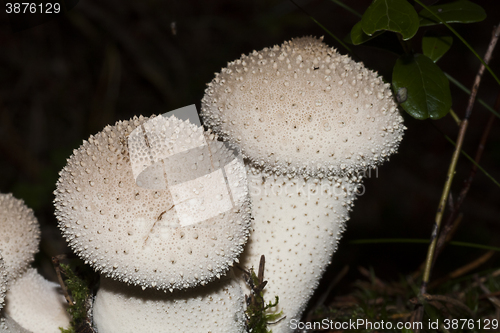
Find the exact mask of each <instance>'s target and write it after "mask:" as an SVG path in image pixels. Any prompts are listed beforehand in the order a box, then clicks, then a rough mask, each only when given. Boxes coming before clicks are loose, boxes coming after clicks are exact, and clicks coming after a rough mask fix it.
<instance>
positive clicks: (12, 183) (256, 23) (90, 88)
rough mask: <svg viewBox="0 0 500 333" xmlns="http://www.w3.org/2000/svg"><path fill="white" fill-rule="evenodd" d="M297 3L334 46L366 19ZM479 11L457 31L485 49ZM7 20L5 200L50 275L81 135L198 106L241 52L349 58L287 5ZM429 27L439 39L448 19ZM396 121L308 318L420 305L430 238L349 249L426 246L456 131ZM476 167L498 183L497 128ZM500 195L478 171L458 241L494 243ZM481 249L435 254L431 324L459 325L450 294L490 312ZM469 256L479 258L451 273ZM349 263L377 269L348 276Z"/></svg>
mask: <svg viewBox="0 0 500 333" xmlns="http://www.w3.org/2000/svg"><path fill="white" fill-rule="evenodd" d="M296 2H297V4H298V5H299V6H300V7H301V8H303V9H304V10H305V11H306V12H307V13H308V14H309V15H310V16H311V17H314V19H315V20H317V21H318V22H320V23H321V24H322V25H323V26H325V27H326V28H327V29H328V30H329V31H331V32H333V33H334V34H335V35H337V36H339V37H341V38H343V37H344V36H347V35H349V34H350V31H351V28H352V27H353V26H354V24H356V23H357V22H358V21H359V20H360V18H359V17H358V16H356V15H355V14H353V13H352V12H350V11H348V10H346V9H345V8H343V7H341V6H339V5H338V4H336V3H335V2H334V1H329V0H304V1H296ZM344 2H345V3H348V5H349V6H350V7H351V8H353V9H355V10H356V11H358V12H361V13H362V12H364V10H365V9H366V7H367V6H368V4H369V1H367V0H350V1H344ZM410 2H411V1H410ZM423 2H424V3H425V4H427V5H431V4H433V3H435V1H434V0H427V1H423ZM474 2H475V3H477V4H478V5H480V6H482V7H483V8H484V9H485V11H486V13H487V14H488V16H487V18H486V20H484V21H482V22H480V23H473V24H468V25H456V26H454V27H455V29H456V30H457V31H458V32H459V33H460V34H461V35H462V36H463V37H464V38H465V39H466V40H467V41H468V42H469V43H470V44H471V45H472V47H473V48H474V49H475V50H476V51H477V52H478V53H479V54H480V55H481V56H482V55H484V53H485V51H486V48H487V46H488V43H489V40H490V37H491V31H492V29H493V26H494V25H496V24H498V23H499V21H500V4H499V3H498V2H497V1H491V0H477V1H474ZM0 20H1V22H2V25H1V28H0V43H1V45H2V52H0V172H1V176H0V191H1V192H13V193H14V195H15V196H16V197H18V198H22V199H24V200H25V201H26V203H27V204H28V205H29V206H30V207H32V208H33V209H34V210H35V214H36V216H37V217H38V218H39V220H40V222H41V224H42V236H43V240H42V244H41V248H42V250H41V252H40V254H39V255H38V256H37V262H36V265H37V266H38V267H39V269H40V270H41V271H42V272H43V274H44V275H45V276H47V277H49V278H51V279H52V280H54V281H55V280H56V276H55V273H54V270H53V268H52V264H51V261H50V257H51V256H53V255H56V254H61V253H67V252H69V250H68V249H67V248H66V245H65V243H64V241H63V240H62V238H61V236H60V234H59V231H58V230H57V227H56V225H57V224H56V220H55V218H54V215H53V206H52V200H53V195H52V191H53V190H54V189H55V182H56V180H57V178H58V172H59V170H61V169H62V167H63V166H64V165H65V163H66V160H65V159H66V158H68V157H69V155H70V154H71V152H72V150H73V149H75V148H77V147H78V146H79V145H80V144H81V142H82V140H83V139H86V138H87V137H88V136H89V135H90V134H93V133H96V132H97V131H100V130H101V129H102V128H103V127H104V126H105V125H107V124H109V123H113V122H115V121H117V120H120V119H128V118H130V117H132V116H133V115H138V114H143V115H145V116H150V115H152V114H160V113H164V112H167V111H170V110H173V109H176V108H179V107H182V106H185V105H189V104H197V105H198V106H199V103H200V100H201V98H202V96H203V92H204V89H205V84H206V83H208V82H210V81H211V80H212V78H213V76H214V73H215V72H218V71H219V70H220V69H221V68H222V67H223V66H225V64H226V63H227V62H228V61H231V60H233V59H236V58H238V57H239V56H240V54H241V53H248V52H251V51H252V50H254V49H257V50H258V49H261V48H263V47H266V46H271V45H274V44H280V43H282V42H283V41H284V40H287V39H290V38H292V37H296V36H303V35H316V36H321V35H325V42H326V43H327V44H329V45H332V46H335V47H337V48H339V51H340V52H341V53H347V51H346V50H345V49H344V48H343V47H342V46H341V45H340V44H339V43H337V42H336V41H335V39H333V38H332V37H330V36H329V35H327V34H326V33H325V31H324V30H323V29H321V28H320V27H319V26H318V25H317V24H315V22H314V21H312V20H311V19H310V17H309V16H307V15H306V14H305V13H304V12H303V11H301V10H300V9H298V8H297V6H295V5H294V4H293V3H291V2H290V1H285V0H279V1H278V0H271V1H263V0H257V1H252V2H239V1H231V0H214V1H175V2H174V1H159V0H147V1H132V0H121V1H117V0H106V1H96V0H86V1H80V2H79V3H78V4H77V5H76V6H75V7H74V8H73V9H71V10H70V11H69V13H68V14H67V15H65V16H63V17H61V18H58V19H57V20H53V21H50V22H47V23H44V24H42V25H38V26H36V27H33V28H30V29H26V30H23V31H19V32H15V33H13V32H12V31H11V30H10V27H9V21H8V18H7V17H6V15H5V13H3V12H2V13H1V14H0ZM432 29H433V30H437V33H441V34H442V33H447V30H446V27H444V26H438V27H432ZM425 33H426V30H425V28H424V29H420V30H419V32H418V33H417V34H416V36H415V37H413V40H414V41H415V43H416V44H419V45H420V44H421V40H422V38H423V37H424V36H425ZM390 42H391V41H390ZM352 48H353V50H354V51H355V53H356V56H357V58H356V59H357V60H361V61H363V62H364V63H365V65H366V66H367V67H369V68H372V69H376V70H377V71H378V72H379V73H380V74H382V75H383V76H384V77H386V78H387V79H389V78H390V77H391V76H392V66H393V64H394V62H395V61H396V59H397V55H396V54H394V53H392V52H387V51H384V50H381V49H379V48H373V47H370V46H365V45H359V46H352ZM499 52H500V50H497V51H496V55H497V56H496V57H495V55H494V58H493V59H492V61H491V63H490V66H491V68H492V69H493V71H495V72H496V73H500V62H499V61H498V54H500V53H499ZM439 65H440V67H441V68H442V69H443V70H444V71H445V72H447V73H450V74H451V75H452V76H453V77H454V78H456V79H457V80H458V81H459V82H461V83H462V84H463V85H465V86H466V87H468V88H471V87H472V83H473V80H474V77H475V75H476V72H477V70H478V68H479V61H478V60H477V59H476V58H475V57H474V55H473V54H471V53H470V52H469V51H468V50H467V48H466V47H465V46H464V45H462V44H461V43H459V42H457V41H455V42H454V43H453V44H452V45H451V48H450V50H449V51H448V52H447V53H446V54H444V55H443V56H442V58H441V60H439ZM498 91H499V89H498V86H497V85H496V84H495V82H494V80H493V79H492V77H491V76H490V75H488V74H485V76H484V78H483V81H482V85H481V88H480V89H479V93H478V97H479V98H481V99H483V100H484V101H485V102H486V103H487V104H488V105H493V104H494V102H495V99H496V96H497V94H498ZM451 96H452V108H453V110H455V112H456V114H457V115H458V116H459V117H463V114H464V112H465V107H466V105H467V100H468V95H467V94H465V93H463V92H462V91H461V90H460V89H458V88H457V87H455V86H451ZM489 115H490V113H489V112H488V111H486V110H485V109H484V108H483V107H481V106H479V105H477V106H476V107H475V110H474V113H473V115H472V118H471V119H470V126H469V130H468V132H467V137H466V139H465V142H464V146H463V149H464V151H466V152H468V153H469V155H471V156H474V154H475V151H476V149H477V146H478V143H479V142H480V140H481V136H482V134H483V131H484V128H485V126H486V124H487V123H488V119H489ZM405 125H406V126H407V127H408V131H407V132H406V134H405V138H404V140H403V143H402V145H401V147H400V150H399V154H397V155H396V156H394V157H393V158H392V159H391V163H388V164H387V165H384V166H382V167H381V168H380V169H379V170H376V172H375V171H372V173H371V176H370V177H368V179H366V181H365V186H366V193H365V195H363V196H362V197H360V198H359V199H358V200H357V202H356V205H355V208H354V211H353V212H352V215H351V220H350V221H349V222H348V227H347V231H346V232H345V234H344V235H343V239H342V240H341V242H340V244H339V250H338V251H337V253H336V254H335V255H334V257H333V263H332V265H331V266H330V267H329V269H328V271H327V272H326V274H325V276H324V278H323V280H322V283H321V285H320V287H319V288H318V290H317V291H316V295H315V297H314V299H313V300H312V302H311V305H310V308H309V309H308V313H307V314H306V316H307V317H306V318H304V320H305V319H311V320H312V319H320V318H325V316H328V318H332V319H335V320H341V319H342V318H366V319H369V320H373V321H375V320H376V321H379V320H381V319H384V320H396V319H397V320H400V319H401V320H407V319H408V314H409V313H411V311H412V309H413V303H411V302H408V301H409V300H412V299H414V298H415V297H417V295H418V290H417V291H416V290H415V288H417V289H418V287H419V284H418V283H419V280H418V279H419V275H418V274H416V273H415V272H419V267H421V264H422V262H423V261H424V259H425V254H426V249H427V246H426V244H414V243H402V244H394V243H390V244H363V245H362V244H351V243H350V241H351V240H355V239H363V238H370V239H376V238H419V239H422V238H423V239H428V238H429V235H430V232H431V229H432V224H433V221H434V215H435V212H436V207H437V204H438V202H439V196H440V193H441V189H442V184H443V182H444V179H445V177H446V172H447V167H448V164H449V160H450V157H451V154H452V151H453V146H452V145H450V143H449V142H447V141H446V139H445V138H444V137H443V133H445V134H447V135H448V136H450V137H452V138H454V137H456V132H457V125H456V123H455V121H454V120H453V118H452V116H451V115H449V114H448V115H446V116H445V117H443V118H441V119H440V120H436V121H430V120H425V121H417V120H415V119H413V118H411V117H408V116H406V115H405ZM480 164H481V166H482V167H484V168H485V169H486V170H488V171H489V172H490V173H491V174H492V176H493V177H494V178H496V179H499V178H500V170H499V168H498V165H500V131H498V120H496V121H495V122H494V123H493V129H492V130H491V133H490V135H489V137H488V140H487V143H486V146H485V152H484V156H483V158H482V160H481V163H480ZM470 168H471V164H470V163H469V162H468V161H466V160H465V159H463V158H461V159H460V161H459V164H458V168H457V171H456V176H455V182H454V184H453V185H452V188H451V194H452V197H454V198H456V196H457V194H458V192H459V191H460V189H461V188H462V185H463V181H464V180H465V179H466V178H467V177H468V175H469V171H470ZM499 197H500V196H499V189H498V187H496V186H495V185H494V184H492V182H491V181H490V180H489V179H488V178H487V177H485V176H484V175H483V174H481V173H478V174H477V175H476V177H475V179H474V182H473V183H472V186H471V189H470V191H469V194H468V196H467V199H466V200H465V202H464V204H463V205H462V207H461V213H462V214H463V215H462V216H463V217H462V218H461V222H460V226H459V227H458V228H456V231H455V232H454V236H453V239H454V240H456V241H463V242H469V243H476V244H484V245H490V246H496V247H500V237H498V236H499V235H500V224H499V222H500V221H499V220H500V219H499V216H500V214H499V213H500V205H499V204H498V198H499ZM447 214H449V212H448V213H447ZM446 217H447V216H445V219H446ZM488 253H489V252H486V250H477V249H470V248H465V247H457V246H447V247H446V248H444V250H443V251H442V253H441V255H440V256H439V258H438V260H437V261H436V263H435V265H434V271H433V275H432V277H433V279H432V280H431V285H432V283H436V285H435V286H434V287H433V288H429V295H431V296H432V295H441V296H446V297H448V298H446V299H444V300H434V299H431V300H427V301H426V302H427V303H426V310H425V313H424V320H427V319H432V318H434V316H435V315H436V312H437V313H439V315H441V316H443V318H446V317H447V316H451V317H454V318H459V316H460V318H466V313H463V312H460V311H461V309H462V308H461V306H459V305H457V304H458V303H453V304H451V303H448V302H449V298H452V299H454V300H456V301H458V302H460V304H465V305H466V306H467V307H468V309H470V310H471V311H472V312H473V314H474V316H475V318H476V319H477V318H497V319H498V318H499V316H500V313H499V310H498V309H499V306H500V304H497V303H496V302H497V301H498V300H496V297H497V296H498V295H499V293H498V292H499V290H500V286H499V284H500V280H499V278H498V276H499V273H497V272H498V271H497V269H498V267H500V259H499V258H498V255H496V254H495V255H493V254H491V255H489V257H488V258H487V260H484V259H485V257H484V256H485V255H486V254H488ZM478 258H483V260H482V261H477V260H478ZM470 263H476V264H477V263H479V264H478V265H476V266H474V265H472V266H470V267H472V269H470V270H462V271H459V272H458V273H455V275H450V274H452V273H454V272H456V271H457V270H460V269H461V268H463V267H464V266H466V265H467V264H470ZM346 266H349V267H372V268H371V270H369V271H367V270H366V269H349V270H346V269H344V267H346ZM339 272H340V273H339ZM367 272H370V273H369V274H367ZM459 273H460V274H459ZM476 275H477V276H476ZM332 282H335V283H334V284H332ZM437 282H439V283H437ZM483 287H484V288H483ZM433 309H437V311H433ZM270 328H271V329H272V326H271V327H270Z"/></svg>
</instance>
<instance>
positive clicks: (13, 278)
mask: <svg viewBox="0 0 500 333" xmlns="http://www.w3.org/2000/svg"><path fill="white" fill-rule="evenodd" d="M0 212H1V215H0V229H1V230H2V232H1V233H0V254H1V255H2V256H3V259H4V269H5V270H4V271H2V270H1V269H0V271H1V272H0V273H1V276H2V277H3V278H5V280H6V282H7V293H6V296H5V308H4V309H3V310H2V312H1V316H0V317H1V324H0V332H11V333H14V332H29V331H31V332H36V333H44V332H57V331H58V329H59V327H63V328H66V327H68V326H69V314H68V313H67V312H66V307H67V304H66V300H65V299H64V297H63V296H62V294H61V292H60V287H59V285H58V284H56V283H53V282H50V281H47V280H45V278H43V277H42V276H41V275H39V274H38V273H37V271H36V270H35V269H33V268H30V263H31V262H32V261H33V258H34V255H35V253H36V252H38V246H39V241H40V226H39V224H38V220H37V219H36V217H35V215H34V214H33V210H31V209H30V208H28V207H27V206H26V205H25V204H24V202H23V201H22V200H19V199H16V198H14V197H13V196H12V194H0ZM0 280H1V278H0ZM2 330H3V331H2Z"/></svg>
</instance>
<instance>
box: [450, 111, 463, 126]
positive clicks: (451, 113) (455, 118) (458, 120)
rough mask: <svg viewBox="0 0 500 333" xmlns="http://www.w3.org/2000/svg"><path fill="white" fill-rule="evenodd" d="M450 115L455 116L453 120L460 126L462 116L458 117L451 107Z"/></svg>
mask: <svg viewBox="0 0 500 333" xmlns="http://www.w3.org/2000/svg"><path fill="white" fill-rule="evenodd" d="M450 115H451V117H452V118H453V120H455V122H456V123H457V125H458V126H460V122H461V120H460V118H458V116H457V114H456V113H455V111H453V109H450Z"/></svg>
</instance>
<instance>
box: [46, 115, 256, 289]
mask: <svg viewBox="0 0 500 333" xmlns="http://www.w3.org/2000/svg"><path fill="white" fill-rule="evenodd" d="M55 195H56V199H55V206H56V215H57V218H58V220H59V227H60V229H61V230H62V233H63V235H64V237H65V238H66V240H67V241H68V242H69V245H70V246H71V247H72V249H73V250H74V252H75V253H77V254H78V255H79V256H80V257H81V258H82V259H83V260H85V261H86V262H87V263H89V264H90V265H91V266H92V267H93V268H94V269H95V270H96V271H99V272H101V273H102V274H104V276H106V277H109V278H113V279H115V280H118V281H123V282H125V283H128V284H133V285H140V286H142V287H143V288H156V289H162V290H174V289H184V288H189V287H193V286H197V285H199V284H201V285H204V284H206V283H208V282H210V281H213V280H215V279H216V278H220V276H221V275H224V274H225V273H226V272H227V270H228V269H229V267H230V266H231V265H232V264H233V263H234V261H235V260H237V258H238V256H239V255H240V253H241V252H242V251H243V245H244V244H245V243H246V241H247V239H248V229H249V224H250V211H249V207H248V205H249V198H248V187H247V179H246V173H245V168H244V165H243V161H242V159H241V158H239V159H238V158H236V156H235V155H234V153H233V152H232V151H230V150H228V149H227V148H226V147H225V146H224V144H223V143H221V142H218V141H217V140H216V137H215V136H214V135H213V134H210V133H206V132H204V131H203V128H201V127H198V126H196V125H193V124H190V123H189V122H188V121H181V120H179V119H177V118H175V117H170V118H164V117H162V116H158V117H155V118H151V119H148V118H144V117H142V116H141V117H139V118H134V119H131V120H130V121H119V122H117V123H116V124H115V125H114V126H107V127H106V128H105V129H104V130H103V131H102V132H100V133H98V134H96V135H95V136H91V137H90V138H89V140H88V141H84V143H83V145H82V146H80V148H78V149H76V150H74V152H73V155H72V156H71V157H70V158H69V159H68V163H67V165H66V167H65V168H64V169H63V170H62V171H61V172H60V179H59V181H58V183H57V189H56V191H55Z"/></svg>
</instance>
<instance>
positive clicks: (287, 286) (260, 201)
mask: <svg viewBox="0 0 500 333" xmlns="http://www.w3.org/2000/svg"><path fill="white" fill-rule="evenodd" d="M357 184H358V179H357V178H354V177H351V178H348V177H342V178H340V177H334V178H332V179H331V180H329V179H321V180H320V179H308V180H305V179H303V178H291V179H290V178H288V177H286V176H281V177H275V176H272V175H271V176H264V175H263V174H262V173H258V172H256V173H254V174H251V175H250V176H249V186H250V196H251V199H252V215H253V218H254V221H253V223H252V232H251V234H252V237H250V240H249V242H248V244H247V247H246V248H245V251H244V252H243V255H242V258H241V262H242V264H243V265H244V266H245V267H251V266H253V267H258V264H259V260H260V256H261V255H262V254H264V255H265V256H266V273H265V274H266V275H265V276H266V280H267V281H268V284H267V285H266V289H265V297H266V299H268V300H271V299H274V297H275V296H279V303H278V308H277V312H279V311H281V310H282V311H283V314H284V315H286V319H284V320H281V321H279V322H278V323H277V324H276V325H272V326H270V327H269V328H270V329H272V331H273V332H275V333H280V332H292V331H293V330H291V329H290V328H289V323H290V320H292V319H300V317H301V315H302V312H303V311H304V309H305V307H306V305H307V302H308V301H309V299H310V297H311V296H312V294H313V292H314V290H315V289H316V287H317V286H318V283H319V280H320V278H321V276H322V274H323V272H324V271H325V269H326V267H327V266H328V265H329V264H330V262H331V257H332V254H333V253H334V252H335V250H336V248H337V242H338V240H339V239H340V235H341V233H342V231H343V230H344V224H345V222H346V221H347V220H348V219H349V211H350V210H351V207H352V205H353V201H354V199H355V190H356V186H357ZM243 288H245V287H243ZM246 289H248V288H246Z"/></svg>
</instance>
